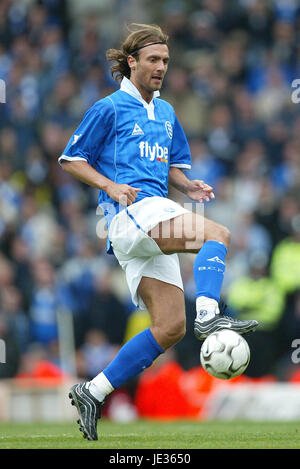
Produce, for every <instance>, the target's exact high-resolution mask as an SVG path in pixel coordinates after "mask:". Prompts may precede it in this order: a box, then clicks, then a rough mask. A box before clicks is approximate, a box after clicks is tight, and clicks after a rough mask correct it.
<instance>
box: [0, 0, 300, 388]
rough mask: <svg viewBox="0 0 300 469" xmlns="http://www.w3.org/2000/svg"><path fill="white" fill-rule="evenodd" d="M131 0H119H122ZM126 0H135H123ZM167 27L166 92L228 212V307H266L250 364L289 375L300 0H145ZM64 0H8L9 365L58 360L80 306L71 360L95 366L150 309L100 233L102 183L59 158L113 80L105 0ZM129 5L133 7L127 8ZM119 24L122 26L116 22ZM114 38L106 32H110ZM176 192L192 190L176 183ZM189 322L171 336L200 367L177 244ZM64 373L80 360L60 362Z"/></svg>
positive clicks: (5, 187)
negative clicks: (179, 337)
mask: <svg viewBox="0 0 300 469" xmlns="http://www.w3.org/2000/svg"><path fill="white" fill-rule="evenodd" d="M116 3H122V2H116ZM128 3H132V2H130V1H129V2H128ZM139 4H143V8H144V15H145V18H143V19H144V22H147V23H158V24H160V25H161V26H162V28H163V29H164V30H165V31H166V32H167V33H168V34H169V38H170V41H169V45H170V53H171V62H170V67H169V71H168V73H167V76H166V79H165V82H164V86H163V89H162V92H161V96H162V98H164V99H166V100H168V101H169V102H170V103H171V104H173V106H174V108H175V110H176V113H177V115H178V117H179V120H180V121H181V123H182V125H183V127H184V129H185V132H186V134H187V136H188V139H189V142H190V146H191V152H192V158H193V164H192V169H191V170H190V171H189V172H188V173H189V174H188V175H189V177H190V178H195V179H196V178H197V179H203V180H205V182H207V183H208V184H210V185H212V186H213V187H214V190H215V194H216V200H215V201H214V202H211V203H210V204H207V205H205V208H204V210H205V216H207V217H209V218H212V219H214V220H216V221H218V222H220V223H223V224H225V225H226V226H228V227H229V229H230V230H231V233H232V244H231V247H230V252H229V255H228V262H227V270H226V275H225V281H224V289H223V298H222V299H223V300H224V301H225V302H226V303H227V304H228V309H227V313H228V314H232V315H236V316H239V317H241V318H245V317H252V318H256V319H258V320H259V321H260V324H261V325H260V329H259V330H258V331H257V332H256V333H255V334H253V335H252V336H251V337H249V343H250V348H251V352H252V360H251V363H250V365H249V368H248V370H247V373H249V375H252V376H262V375H265V374H275V375H276V376H277V377H279V378H280V379H282V380H284V379H287V377H288V375H289V373H292V372H293V370H295V368H296V366H297V365H296V364H295V363H293V361H292V359H291V356H292V352H293V348H292V342H293V340H294V339H297V338H299V339H300V156H299V152H300V107H299V106H300V105H299V104H298V103H297V102H293V100H292V98H291V96H292V92H293V88H292V82H293V80H294V79H296V78H300V37H299V35H300V9H299V7H298V2H297V1H296V0H294V1H293V0H274V1H271V0H269V1H268V0H265V1H264V0H232V1H230V0H229V1H227V0H226V1H225V0H202V1H201V0H189V1H183V0H182V1H180V0H178V1H176V0H175V1H163V0H151V2H150V0H140V2H139ZM71 13H72V2H71V1H68V0H51V1H50V0H39V1H27V2H25V1H18V0H2V1H1V3H0V79H2V80H4V82H5V84H6V102H5V103H4V104H0V249H1V253H0V337H1V338H3V339H4V340H5V343H6V352H7V360H6V361H7V363H6V364H5V365H4V364H1V365H0V378H1V377H2V378H3V377H4V378H5V377H13V376H17V375H22V376H23V375H24V373H25V375H26V373H27V374H28V376H30V373H32V372H33V368H34V366H35V364H36V362H37V361H38V360H44V361H47V362H49V363H52V364H53V365H55V366H57V367H61V366H62V362H61V356H60V351H59V347H58V339H59V336H60V334H62V335H63V333H64V331H63V330H61V327H60V324H61V323H63V321H59V320H58V318H59V317H64V315H67V316H69V317H71V319H72V322H73V327H74V343H75V349H76V357H75V358H76V372H77V373H78V374H79V375H80V376H82V377H87V378H91V377H93V376H94V375H95V374H96V373H98V372H99V371H100V369H101V368H104V367H105V366H106V364H107V363H108V362H109V361H111V359H112V357H113V356H114V355H115V353H116V350H117V349H118V347H120V345H121V344H122V343H123V341H124V340H127V338H129V337H130V336H131V335H132V334H135V333H136V332H137V331H138V330H140V328H142V327H143V328H144V327H145V326H147V325H148V324H149V317H148V314H147V312H137V311H135V308H134V306H133V304H132V303H131V300H130V298H129V294H128V290H127V286H126V283H125V280H124V276H123V273H122V271H121V269H120V267H119V265H118V264H117V262H116V260H115V258H114V257H113V256H109V255H107V254H106V250H105V247H106V240H105V238H103V237H101V236H99V230H98V228H97V227H99V223H101V220H102V217H101V215H100V214H98V213H97V212H96V206H97V196H98V194H97V191H95V190H94V189H92V188H89V187H87V186H85V185H84V184H81V183H80V182H78V181H75V180H74V179H72V178H71V177H69V176H68V175H67V174H66V173H64V172H63V171H62V169H61V168H60V167H59V165H58V163H57V159H58V157H59V156H60V154H61V153H62V151H63V149H64V148H65V146H66V143H67V141H68V139H69V137H70V136H71V134H72V133H73V131H74V130H75V128H76V126H77V125H78V123H79V122H80V120H81V118H82V116H83V114H84V112H85V110H86V109H87V108H88V107H90V106H91V105H92V104H93V103H94V102H95V101H97V100H98V99H100V98H101V97H104V96H106V95H107V94H109V93H111V92H113V91H114V90H116V89H117V84H116V83H115V82H114V81H113V80H112V78H111V77H110V73H109V65H108V64H107V63H106V61H105V51H106V49H107V48H109V47H114V46H117V45H118V44H119V41H120V40H121V39H122V38H123V36H124V35H125V34H126V31H125V32H124V35H123V30H124V28H123V24H122V25H121V26H120V24H119V23H118V19H117V18H116V20H115V21H116V24H115V31H114V34H111V36H113V37H114V43H111V42H109V41H108V36H107V35H106V34H105V33H104V31H105V24H104V23H105V16H102V14H101V8H99V9H98V10H97V11H94V10H93V11H91V12H89V11H88V10H87V12H86V14H85V15H82V16H80V18H74V17H73V15H71ZM123 19H124V18H123ZM120 31H121V33H122V34H121V36H120ZM109 39H110V41H111V37H110V38H109ZM170 197H174V198H175V199H176V200H177V201H179V202H181V203H185V202H188V200H187V199H185V197H183V196H182V195H180V194H179V193H178V192H177V191H175V190H174V189H172V188H170ZM181 263H182V275H183V280H184V285H185V291H186V307H187V324H188V332H187V335H186V337H185V338H184V339H183V341H182V342H181V343H180V344H178V345H177V346H176V347H175V358H176V360H177V361H178V363H180V364H181V365H182V367H183V368H185V369H190V368H191V367H194V366H199V342H197V341H196V339H195V338H194V336H193V332H192V329H193V328H192V324H193V319H194V315H195V312H194V309H195V308H194V294H195V291H194V281H193V271H192V265H193V256H190V255H184V256H181ZM65 371H66V372H70V371H74V370H68V369H67V370H65Z"/></svg>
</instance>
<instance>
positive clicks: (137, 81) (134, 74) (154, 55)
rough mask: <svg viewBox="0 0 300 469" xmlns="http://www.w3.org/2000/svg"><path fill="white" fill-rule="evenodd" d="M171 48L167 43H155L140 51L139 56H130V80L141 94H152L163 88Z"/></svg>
mask: <svg viewBox="0 0 300 469" xmlns="http://www.w3.org/2000/svg"><path fill="white" fill-rule="evenodd" d="M168 63H169V49H168V46H167V45H166V44H153V45H152V46H147V47H145V48H144V49H141V50H140V51H139V58H138V60H135V59H134V58H133V57H129V60H128V64H129V66H130V68H131V75H130V80H131V81H132V82H133V84H134V85H135V86H136V87H137V88H138V90H139V91H140V93H141V95H142V96H143V94H146V95H149V96H150V95H152V94H153V92H154V91H157V90H159V89H160V88H161V86H162V83H163V79H164V76H165V74H166V72H167V69H168Z"/></svg>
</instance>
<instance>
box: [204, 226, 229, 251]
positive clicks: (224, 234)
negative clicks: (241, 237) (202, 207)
mask: <svg viewBox="0 0 300 469" xmlns="http://www.w3.org/2000/svg"><path fill="white" fill-rule="evenodd" d="M230 239H231V233H230V230H229V229H228V228H227V227H226V226H224V225H221V224H219V223H213V224H210V226H209V229H208V230H207V231H206V233H205V241H210V240H215V241H220V242H221V243H223V244H225V246H227V247H228V246H229V244H230Z"/></svg>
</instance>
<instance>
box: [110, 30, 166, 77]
mask: <svg viewBox="0 0 300 469" xmlns="http://www.w3.org/2000/svg"><path fill="white" fill-rule="evenodd" d="M130 26H131V29H130V28H128V29H129V31H130V34H129V36H127V38H126V39H125V40H124V42H123V43H122V45H121V49H108V50H107V52H106V58H107V60H108V61H112V62H116V63H115V64H114V65H112V66H111V67H110V71H111V75H112V77H113V78H114V80H116V81H118V82H120V81H121V80H122V78H123V77H126V78H130V67H129V65H128V61H127V58H128V56H129V55H132V56H133V57H134V58H135V59H136V60H138V56H139V49H141V48H142V47H143V46H145V45H147V44H151V43H162V44H167V42H168V36H167V35H166V34H165V33H164V32H163V31H162V29H161V28H160V27H159V26H157V25H155V24H150V25H149V24H138V23H132V24H131V25H130Z"/></svg>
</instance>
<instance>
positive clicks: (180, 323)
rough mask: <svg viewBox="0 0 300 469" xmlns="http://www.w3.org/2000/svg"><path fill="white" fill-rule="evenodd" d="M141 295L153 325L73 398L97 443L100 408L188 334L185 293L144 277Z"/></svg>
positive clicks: (83, 426)
mask: <svg viewBox="0 0 300 469" xmlns="http://www.w3.org/2000/svg"><path fill="white" fill-rule="evenodd" d="M138 294H139V295H140V297H141V298H142V300H143V301H144V303H145V305H146V307H147V309H148V311H149V314H150V317H151V321H152V325H151V328H150V329H146V330H145V331H142V332H140V333H139V334H137V335H136V336H135V337H133V338H132V339H130V340H129V341H128V342H127V343H126V344H124V345H123V347H122V348H121V349H120V350H119V352H118V354H117V355H116V357H115V358H114V359H113V360H112V362H111V363H110V364H109V365H108V366H107V367H106V368H105V369H104V370H103V371H102V372H101V373H99V374H98V375H97V376H96V377H95V378H94V379H92V380H91V381H90V382H88V383H83V384H79V385H75V386H73V388H72V389H71V392H70V398H71V399H72V401H73V403H74V404H75V405H76V407H77V410H78V412H79V417H80V420H79V422H78V423H79V424H80V429H81V431H83V433H84V436H85V437H87V438H88V439H91V440H96V439H97V438H98V436H97V421H98V419H99V416H100V414H99V408H100V405H101V403H103V402H104V399H105V398H106V396H107V395H109V394H110V393H111V392H112V391H114V390H115V389H117V388H119V387H120V386H122V385H123V384H125V383H126V382H127V381H128V380H129V379H130V378H133V377H134V376H136V375H137V374H139V373H141V372H142V371H143V370H145V369H146V368H148V367H149V366H151V365H152V363H153V361H154V360H155V359H156V358H157V357H158V356H159V355H160V354H162V353H163V352H164V351H165V350H167V349H168V348H169V347H171V346H172V345H175V344H176V343H177V342H178V341H179V340H180V339H181V338H182V337H183V336H184V334H185V305H184V295H183V291H182V290H181V289H180V288H178V287H176V286H174V285H170V284H168V283H165V282H161V281H159V280H156V279H154V278H149V277H143V278H142V279H141V282H140V284H139V288H138Z"/></svg>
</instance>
